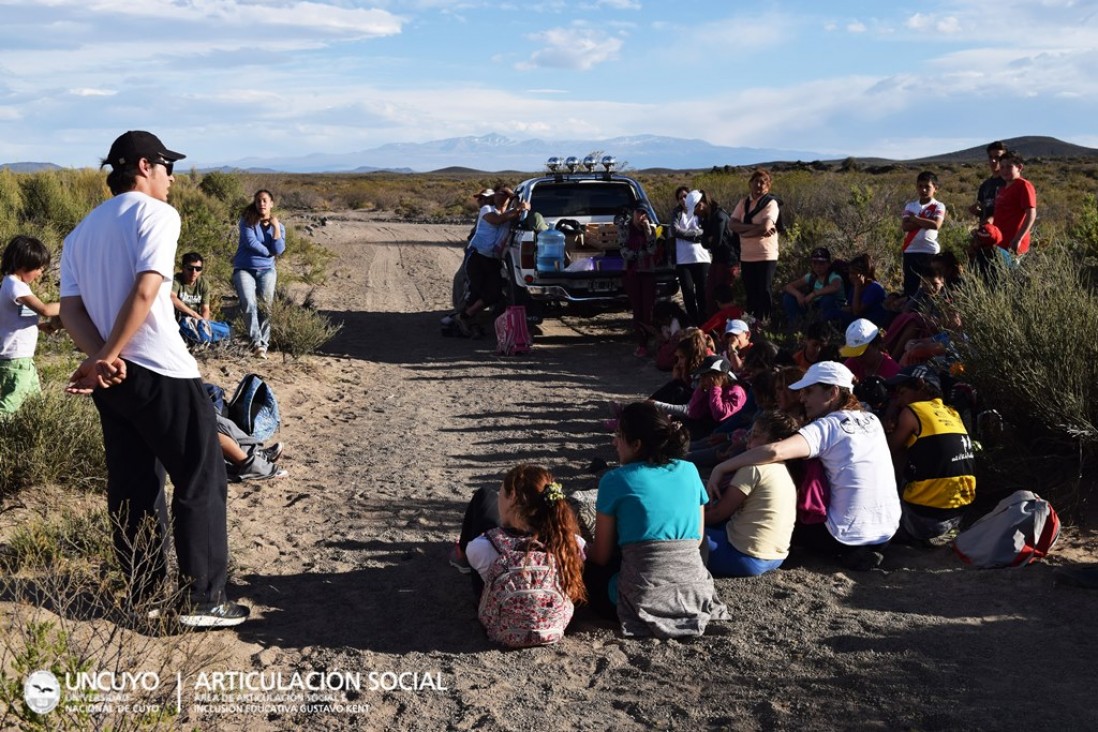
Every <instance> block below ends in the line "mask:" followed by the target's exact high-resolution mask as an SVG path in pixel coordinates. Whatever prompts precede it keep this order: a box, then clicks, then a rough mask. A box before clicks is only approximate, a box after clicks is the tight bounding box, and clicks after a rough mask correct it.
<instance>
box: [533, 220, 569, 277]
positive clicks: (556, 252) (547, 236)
mask: <svg viewBox="0 0 1098 732" xmlns="http://www.w3.org/2000/svg"><path fill="white" fill-rule="evenodd" d="M563 270H564V234H562V233H561V232H559V231H557V230H556V229H548V230H547V231H542V232H539V233H538V272H561V271H563Z"/></svg>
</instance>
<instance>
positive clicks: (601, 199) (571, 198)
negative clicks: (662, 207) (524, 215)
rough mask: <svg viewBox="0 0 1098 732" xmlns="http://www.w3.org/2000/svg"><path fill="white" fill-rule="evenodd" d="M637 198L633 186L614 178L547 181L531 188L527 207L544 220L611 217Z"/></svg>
mask: <svg viewBox="0 0 1098 732" xmlns="http://www.w3.org/2000/svg"><path fill="white" fill-rule="evenodd" d="M636 200H637V196H636V194H635V193H634V192H633V187H632V186H630V185H629V184H628V183H618V182H614V181H605V180H593V181H565V182H561V183H558V182H555V181H547V182H544V183H540V184H538V185H537V186H535V187H534V190H533V191H532V192H531V194H530V208H531V209H532V210H534V211H536V212H537V213H540V214H541V215H542V216H544V217H545V218H547V219H559V218H562V217H567V216H614V215H616V214H618V213H619V212H620V211H621V210H622V209H624V208H626V207H628V206H631V205H633V202H634V201H636Z"/></svg>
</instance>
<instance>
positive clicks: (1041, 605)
mask: <svg viewBox="0 0 1098 732" xmlns="http://www.w3.org/2000/svg"><path fill="white" fill-rule="evenodd" d="M296 223H297V225H299V226H302V225H304V224H305V223H306V222H305V221H300V220H299V221H298V222H296ZM467 230H468V228H467V227H466V226H423V225H409V224H391V223H384V222H380V221H377V220H374V219H372V218H371V217H369V216H366V215H359V214H344V215H335V216H328V218H327V224H326V225H324V226H317V227H316V228H315V231H314V234H313V235H314V237H315V238H316V239H317V240H318V241H319V242H320V243H321V244H323V245H325V246H327V247H329V248H331V249H332V251H333V252H335V254H336V259H335V261H334V263H333V265H332V275H331V277H330V278H329V281H328V283H327V284H326V285H325V286H324V287H322V288H320V289H318V290H317V293H316V296H317V299H318V303H319V305H320V307H321V308H323V309H324V310H326V311H327V312H328V314H329V315H330V316H331V317H332V318H333V319H335V320H338V321H341V322H342V323H343V332H342V333H341V334H340V335H339V336H338V337H337V338H336V340H335V341H333V342H332V343H330V344H329V345H328V346H327V347H326V349H325V351H326V355H323V356H314V357H310V358H308V359H304V360H301V361H296V362H283V361H282V360H281V359H278V358H277V357H276V358H274V359H272V360H271V361H268V362H251V361H248V362H239V361H228V360H210V361H208V362H206V364H205V368H206V369H207V371H208V376H209V378H210V379H211V380H214V381H216V382H219V383H222V384H223V385H225V386H231V385H232V384H234V383H235V382H236V381H237V380H238V379H239V377H240V376H241V375H243V373H245V372H246V371H247V370H257V371H259V372H260V373H262V374H263V375H264V376H265V377H266V378H268V380H269V381H270V382H271V383H272V384H273V385H274V387H275V389H276V392H277V394H278V396H279V398H280V403H281V406H282V413H283V428H282V432H281V434H280V436H279V438H278V439H280V440H282V441H284V442H285V443H286V444H287V445H288V447H287V451H286V457H285V458H284V465H285V467H286V468H287V469H288V470H289V471H290V477H288V478H285V479H281V480H277V481H269V482H257V483H245V484H238V485H231V486H230V521H231V526H230V542H231V549H232V555H233V561H234V568H233V571H232V578H231V579H232V585H231V588H230V592H231V593H232V594H233V595H234V596H235V597H236V598H238V599H239V600H241V601H242V602H245V603H247V604H249V605H250V606H251V607H252V608H253V612H254V619H252V620H251V621H249V622H248V623H246V624H244V625H242V626H240V627H239V628H238V629H236V630H234V631H222V632H217V633H212V634H210V635H209V636H208V638H209V640H210V642H220V643H223V644H224V650H225V653H226V657H225V660H224V661H222V662H219V666H218V668H220V669H221V670H234V671H253V670H265V671H272V672H273V671H282V672H284V673H286V674H289V673H292V672H294V671H298V672H302V673H304V672H309V671H325V672H333V671H334V672H359V673H361V674H362V678H363V679H364V684H367V683H368V682H366V681H365V680H366V679H367V678H368V677H367V674H369V673H370V672H377V673H384V672H394V673H418V674H420V677H419V680H420V681H421V682H422V680H423V678H424V677H423V676H422V674H425V673H429V674H431V675H432V676H431V677H430V678H431V680H432V681H435V680H436V679H437V680H438V682H439V685H441V686H443V687H445V688H444V689H440V690H433V689H430V688H427V689H423V690H420V691H401V690H393V691H383V690H371V689H369V688H368V686H364V688H363V690H362V691H361V692H356V693H350V694H346V693H341V694H338V695H337V696H338V701H339V702H340V703H343V704H344V705H345V706H350V705H352V704H357V705H359V706H360V707H365V706H366V705H368V710H363V711H357V712H350V711H346V709H345V711H343V712H338V711H320V712H312V713H305V714H302V713H300V712H299V713H297V714H293V713H279V712H277V711H267V712H265V713H254V714H210V713H200V712H198V711H197V710H196V709H195V708H194V707H193V706H189V704H188V702H187V701H186V696H185V697H184V700H185V701H184V705H183V706H184V710H183V711H184V715H183V718H182V719H181V726H183V727H184V728H186V729H191V728H198V729H226V730H229V729H248V730H250V731H251V732H263V731H265V730H291V729H326V730H327V729H336V730H342V729H363V730H389V729H402V730H404V729H408V730H442V729H456V730H462V729H484V730H496V729H503V730H526V729H530V730H571V729H577V730H607V729H613V730H647V729H699V728H706V729H724V728H727V729H737V730H739V729H743V730H755V729H760V730H761V729H775V728H791V729H836V728H840V729H886V730H891V729H912V730H954V729H1007V728H1018V729H1088V728H1093V727H1094V726H1095V725H1096V724H1098V714H1096V713H1095V711H1094V710H1093V708H1092V707H1091V706H1090V705H1091V704H1092V703H1093V699H1094V688H1095V685H1096V683H1098V671H1096V668H1095V667H1096V659H1098V632H1096V630H1095V621H1096V618H1098V592H1095V591H1087V590H1082V589H1077V588H1074V587H1069V586H1064V585H1058V584H1056V583H1055V582H1054V580H1053V577H1052V569H1053V567H1054V566H1055V565H1056V564H1058V563H1065V562H1073V561H1088V560H1090V559H1091V558H1092V557H1093V554H1094V548H1095V546H1098V541H1096V538H1095V535H1094V533H1093V532H1089V531H1085V530H1082V529H1078V528H1069V529H1067V530H1065V531H1064V534H1063V537H1062V539H1061V543H1060V545H1059V547H1058V552H1057V553H1056V554H1055V555H1054V556H1053V557H1052V558H1050V561H1049V562H1047V563H1045V564H1042V565H1037V566H1033V567H1029V568H1025V569H1020V570H991V571H972V570H965V569H963V568H962V567H961V564H960V562H959V561H958V560H956V559H955V558H954V557H953V556H952V555H951V554H950V553H949V551H948V550H946V549H941V550H935V551H915V550H905V549H894V550H892V551H890V553H889V555H888V557H887V560H886V564H885V568H884V570H881V571H874V572H869V573H864V574H854V573H848V572H844V571H834V570H833V569H832V568H831V567H828V566H824V565H821V564H814V563H808V564H800V565H798V566H795V567H794V568H791V569H783V570H781V571H778V572H775V573H772V574H771V575H769V576H765V577H763V578H758V579H748V580H718V582H717V584H718V589H719V592H720V594H721V596H722V599H724V601H725V602H726V603H727V604H728V606H729V608H730V610H731V611H732V614H733V616H734V620H733V621H731V622H728V623H723V624H720V625H719V626H714V627H713V628H712V629H711V632H710V633H709V634H708V635H707V636H706V637H704V638H701V639H697V640H693V641H690V642H677V641H659V640H642V641H636V640H624V639H622V638H621V637H620V636H619V635H618V634H617V633H616V631H615V628H614V627H613V626H612V625H609V624H606V623H601V622H597V621H594V620H592V619H590V618H589V617H585V616H581V617H580V621H579V622H578V623H577V625H578V628H577V630H576V632H574V633H572V634H570V635H569V636H568V637H567V638H565V640H564V641H563V642H562V643H560V644H559V645H557V646H554V647H550V648H543V649H535V650H525V651H503V650H500V649H498V648H495V647H493V646H492V645H491V644H489V643H488V642H487V640H486V638H485V637H484V634H483V632H482V630H481V628H480V626H479V624H478V622H477V618H476V607H475V604H474V598H473V595H472V593H471V591H470V589H469V585H468V579H467V578H466V577H465V576H463V575H460V574H459V573H457V572H456V571H455V570H453V569H452V568H451V567H449V565H448V564H447V562H446V556H447V550H448V548H449V545H450V543H451V542H452V541H453V540H454V539H455V538H456V536H457V532H458V526H459V523H460V520H461V516H462V512H463V510H464V506H465V503H466V501H467V500H468V498H469V496H470V495H471V494H472V492H473V491H474V490H475V489H476V488H478V487H480V486H484V485H495V484H497V483H498V481H499V479H500V477H501V476H502V474H503V473H504V472H505V471H506V470H507V469H508V468H509V467H510V466H511V465H513V464H515V463H516V462H518V461H538V462H542V463H545V464H547V465H549V466H550V467H551V468H552V469H553V471H554V472H555V474H556V475H557V476H558V478H559V479H560V480H562V482H563V483H564V485H565V488H566V490H569V491H573V490H591V489H594V488H595V486H596V478H595V477H594V476H593V475H591V474H588V473H586V472H585V470H586V466H587V465H588V464H589V463H590V462H591V461H592V459H594V458H597V457H598V458H603V459H606V460H611V459H613V452H612V449H611V446H610V440H609V436H608V435H607V434H606V433H604V432H603V431H602V430H601V428H600V424H599V423H600V421H601V420H602V419H603V418H604V417H605V416H606V415H605V414H604V411H605V409H604V406H603V405H604V400H606V399H607V398H615V399H628V398H632V397H639V396H642V395H644V394H646V393H648V392H649V391H651V389H652V388H653V387H655V386H656V385H658V384H659V383H661V382H662V381H663V378H664V376H663V374H661V373H659V372H657V371H656V370H655V369H654V367H653V366H651V364H650V363H646V362H641V361H638V360H637V359H635V358H633V357H632V355H631V352H632V345H631V344H630V343H629V342H628V341H627V340H626V339H625V338H624V337H622V336H621V333H623V332H624V330H625V321H624V318H623V316H621V315H604V316H600V317H598V318H593V319H583V318H570V317H565V318H563V319H557V320H549V321H547V322H546V324H545V325H544V327H543V330H544V333H543V335H541V336H540V337H538V338H537V341H536V347H535V349H534V351H533V352H532V353H530V354H529V355H525V356H518V357H500V356H497V355H496V354H495V352H494V345H495V343H494V339H492V338H487V339H484V340H479V341H478V340H465V339H459V338H443V337H440V335H439V329H438V320H439V318H440V317H441V316H442V315H443V314H444V313H445V312H446V309H447V307H448V302H449V298H450V279H451V276H452V274H453V271H454V269H455V268H456V267H457V265H458V263H459V261H460V258H461V243H462V242H463V239H464V235H465V233H466V232H467ZM378 678H379V679H380V678H381V677H378ZM390 678H391V677H390ZM405 679H406V680H409V681H410V680H411V679H412V677H410V676H406V677H405Z"/></svg>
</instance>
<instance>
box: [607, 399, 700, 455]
mask: <svg viewBox="0 0 1098 732" xmlns="http://www.w3.org/2000/svg"><path fill="white" fill-rule="evenodd" d="M618 431H619V432H620V433H621V436H622V439H624V440H626V441H627V442H639V443H640V449H639V450H638V451H637V457H638V458H639V459H641V460H643V461H644V462H646V463H648V464H649V465H667V464H668V463H669V462H671V461H672V460H675V459H679V458H682V457H683V456H684V455H686V448H687V447H688V446H689V445H690V433H689V432H688V431H687V429H686V427H685V426H683V424H682V423H681V422H672V421H671V419H670V418H669V417H668V416H667V415H666V414H664V413H663V412H661V411H660V410H659V409H657V408H656V405H655V404H652V402H633V403H632V404H626V405H625V407H624V408H623V409H622V410H621V417H620V418H619V419H618Z"/></svg>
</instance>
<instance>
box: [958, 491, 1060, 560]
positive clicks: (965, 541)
mask: <svg viewBox="0 0 1098 732" xmlns="http://www.w3.org/2000/svg"><path fill="white" fill-rule="evenodd" d="M1059 537H1060V517H1059V516H1057V515H1056V511H1055V510H1053V508H1052V506H1051V505H1049V502H1048V501H1046V500H1045V499H1043V498H1041V497H1040V496H1038V495H1037V494H1036V493H1033V492H1031V491H1015V492H1014V493H1011V494H1010V495H1009V496H1007V497H1006V498H1004V499H1003V500H1001V501H999V505H997V506H996V507H995V509H994V510H993V511H992V512H991V513H989V514H987V515H986V516H984V517H982V518H981V519H980V520H979V521H977V522H976V523H974V524H973V525H972V526H970V527H968V528H967V529H965V530H964V531H962V532H961V533H960V534H958V535H957V538H956V539H954V540H953V551H955V552H957V555H958V556H960V557H961V561H963V562H964V563H965V564H967V565H969V566H972V567H980V568H991V567H1024V566H1025V565H1027V564H1032V563H1033V562H1036V561H1038V560H1039V559H1042V558H1044V556H1045V555H1046V554H1048V553H1049V551H1051V550H1052V546H1053V544H1055V543H1056V540H1057V539H1058V538H1059Z"/></svg>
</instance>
